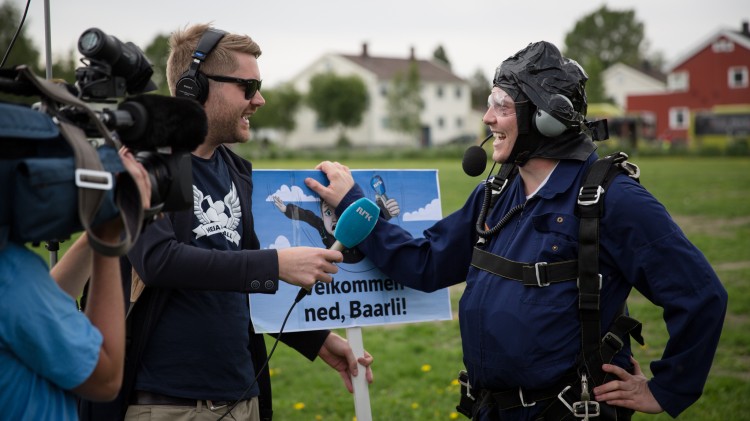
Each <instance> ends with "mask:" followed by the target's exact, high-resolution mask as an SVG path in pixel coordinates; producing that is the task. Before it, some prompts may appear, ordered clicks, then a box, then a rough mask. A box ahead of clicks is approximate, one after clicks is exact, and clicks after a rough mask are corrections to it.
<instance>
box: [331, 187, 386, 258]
mask: <svg viewBox="0 0 750 421" xmlns="http://www.w3.org/2000/svg"><path fill="white" fill-rule="evenodd" d="M379 214H380V208H379V207H378V205H376V204H375V202H373V201H372V200H370V199H368V198H366V197H362V198H360V199H358V200H357V201H355V202H354V203H352V204H351V205H349V206H348V207H347V208H346V209H344V212H342V213H341V216H340V217H339V220H338V222H337V223H336V228H335V229H334V230H333V236H334V237H336V242H335V243H334V244H333V245H332V246H331V250H338V251H342V250H343V249H345V248H352V247H354V246H356V245H357V244H359V243H361V242H362V241H363V240H364V239H365V238H367V236H368V235H370V233H371V232H372V230H373V228H375V224H377V223H378V215H379Z"/></svg>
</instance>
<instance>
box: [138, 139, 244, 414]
mask: <svg viewBox="0 0 750 421" xmlns="http://www.w3.org/2000/svg"><path fill="white" fill-rule="evenodd" d="M192 164H193V200H194V217H193V232H192V234H191V243H192V245H193V246H195V247H199V248H202V249H210V250H240V248H241V244H242V242H241V238H242V235H243V232H242V224H241V223H240V222H241V221H240V219H241V217H242V215H241V210H240V203H239V197H238V195H237V188H236V186H234V185H233V183H232V179H231V178H230V176H229V170H228V168H227V164H226V163H225V162H224V160H223V159H222V158H221V156H220V154H219V153H214V155H213V157H212V158H211V159H202V158H198V157H196V156H193V157H192ZM216 258H220V257H216ZM205 283H206V284H208V285H210V283H211V280H210V279H206V280H205ZM249 323H250V310H249V308H248V298H247V294H245V293H240V292H217V291H203V290H174V291H172V292H170V298H169V300H168V301H167V304H166V306H165V308H164V312H163V313H162V315H161V317H160V318H159V320H158V325H157V326H156V328H155V329H154V332H153V334H152V335H151V337H150V338H149V343H148V346H147V349H146V352H145V355H144V358H143V363H142V364H141V367H140V369H139V372H138V378H137V380H136V389H137V390H144V391H149V392H154V393H161V394H165V395H170V396H176V397H184V398H191V399H210V400H236V399H239V398H240V397H241V396H242V393H243V392H244V391H245V389H247V387H248V386H249V385H250V384H252V383H253V380H254V378H255V371H254V369H253V362H252V359H251V356H250V351H249V350H248V342H249V334H248V325H249ZM257 395H258V386H257V385H254V386H253V389H252V391H251V392H250V393H248V394H247V395H245V396H243V397H244V398H245V399H247V398H249V397H253V396H257Z"/></svg>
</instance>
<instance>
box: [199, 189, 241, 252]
mask: <svg viewBox="0 0 750 421" xmlns="http://www.w3.org/2000/svg"><path fill="white" fill-rule="evenodd" d="M204 201H205V202H206V203H207V204H208V208H207V209H206V210H205V211H204V210H203V202H204ZM193 213H195V216H196V217H197V218H198V223H199V224H200V225H198V227H196V228H195V229H194V230H193V232H194V233H195V238H196V239H198V238H201V237H203V236H211V235H214V234H219V233H221V234H223V235H224V237H225V238H226V239H227V240H229V241H231V242H233V243H234V244H235V245H239V243H240V234H239V233H238V232H237V227H238V226H239V225H240V218H241V217H242V210H241V209H240V197H239V196H238V195H237V188H235V186H234V183H232V188H231V189H230V190H229V193H227V195H226V196H224V200H218V201H216V202H214V201H213V199H211V195H210V194H209V195H208V196H203V192H202V191H200V190H199V189H198V188H197V187H195V185H193Z"/></svg>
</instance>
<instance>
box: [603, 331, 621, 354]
mask: <svg viewBox="0 0 750 421" xmlns="http://www.w3.org/2000/svg"><path fill="white" fill-rule="evenodd" d="M602 343H603V344H607V345H609V346H611V347H612V348H613V349H615V350H617V351H620V350H621V349H622V347H623V346H625V344H624V343H623V342H622V339H620V338H619V337H618V336H617V335H615V334H614V333H612V332H607V333H605V334H604V337H603V338H602Z"/></svg>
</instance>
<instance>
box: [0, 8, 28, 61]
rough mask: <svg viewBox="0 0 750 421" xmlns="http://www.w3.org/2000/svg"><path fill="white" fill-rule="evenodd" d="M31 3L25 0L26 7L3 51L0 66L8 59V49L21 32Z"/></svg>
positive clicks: (11, 47)
mask: <svg viewBox="0 0 750 421" xmlns="http://www.w3.org/2000/svg"><path fill="white" fill-rule="evenodd" d="M30 4H31V0H26V9H24V11H23V16H22V17H21V23H19V24H18V29H16V33H15V34H13V38H12V39H11V40H10V45H8V49H7V50H6V51H5V55H4V56H3V60H2V61H0V67H3V66H5V61H6V60H8V56H9V55H10V50H12V49H13V45H14V44H15V43H16V40H17V39H18V35H19V34H20V33H21V29H22V28H23V24H24V22H25V21H26V14H27V13H28V12H29V5H30Z"/></svg>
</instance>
